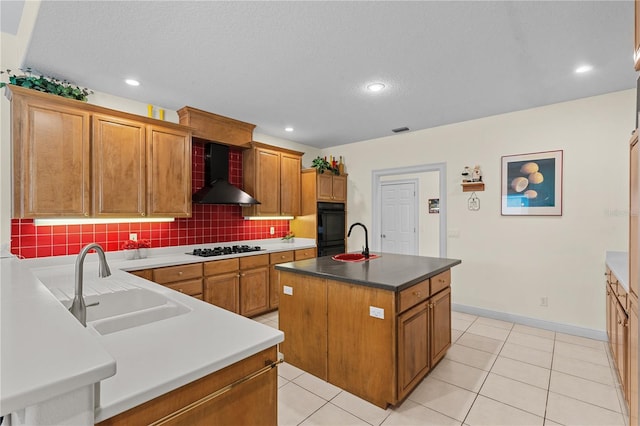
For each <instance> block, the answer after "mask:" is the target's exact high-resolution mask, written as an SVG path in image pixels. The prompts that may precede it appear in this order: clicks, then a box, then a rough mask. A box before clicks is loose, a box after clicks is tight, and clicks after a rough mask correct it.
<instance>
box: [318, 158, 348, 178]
mask: <svg viewBox="0 0 640 426" xmlns="http://www.w3.org/2000/svg"><path fill="white" fill-rule="evenodd" d="M311 167H313V168H314V169H316V170H317V171H318V173H324V172H325V171H328V172H331V173H333V174H335V175H343V174H344V163H343V161H342V155H341V156H340V160H338V159H337V158H336V157H334V156H333V155H330V156H329V159H328V160H327V156H326V155H325V156H324V158H323V157H320V156H318V157H316V158H315V159H314V160H313V161H312V162H311Z"/></svg>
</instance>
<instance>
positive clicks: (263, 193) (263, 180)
mask: <svg viewBox="0 0 640 426" xmlns="http://www.w3.org/2000/svg"><path fill="white" fill-rule="evenodd" d="M255 169H256V170H255V179H256V181H255V193H254V197H256V198H257V200H258V201H260V203H261V204H260V205H259V206H257V209H256V210H257V211H259V212H260V215H263V216H278V215H280V153H278V152H276V151H272V150H269V149H256V151H255Z"/></svg>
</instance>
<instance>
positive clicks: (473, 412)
mask: <svg viewBox="0 0 640 426" xmlns="http://www.w3.org/2000/svg"><path fill="white" fill-rule="evenodd" d="M451 319H452V331H451V335H452V341H453V344H452V346H451V348H450V349H449V351H448V352H447V355H446V357H445V358H444V359H443V360H442V361H441V362H440V363H439V364H438V365H437V366H436V367H435V368H434V369H433V370H432V371H431V373H430V374H429V375H428V376H427V377H426V378H425V379H424V380H423V381H422V382H421V383H420V384H419V385H418V386H417V387H416V389H415V390H414V391H413V392H412V393H411V394H410V395H409V396H408V398H407V399H406V400H405V401H404V402H403V403H402V404H401V405H400V406H398V407H390V408H387V409H386V410H384V409H382V408H379V407H377V406H375V405H373V404H370V403H368V402H367V401H364V400H362V399H360V398H358V397H357V396H355V395H352V394H350V393H348V392H346V391H344V390H342V389H340V388H338V387H336V386H333V385H331V384H330V383H327V382H324V381H323V380H320V379H318V378H316V377H314V376H312V375H310V374H308V373H305V372H304V371H302V370H300V369H298V368H296V367H294V366H292V365H290V364H287V363H286V362H285V363H284V364H281V365H280V366H279V367H278V424H279V425H280V426H287V425H305V426H307V425H317V426H321V425H330V426H336V425H364V426H366V425H375V426H377V425H383V426H391V425H403V426H409V425H458V426H461V425H466V426H475V425H545V426H549V425H567V426H568V425H579V426H583V425H598V426H609V425H611V426H614V425H615V426H617V425H621V426H622V425H625V424H627V423H628V418H627V407H626V404H625V402H624V400H623V399H622V393H621V391H620V385H619V381H618V378H617V376H616V373H615V370H613V361H612V357H611V353H610V351H609V348H608V345H607V344H606V343H605V342H601V341H598V340H592V339H586V338H584V337H577V336H572V335H568V334H564V333H555V332H553V331H549V330H543V329H539V328H535V327H529V326H524V325H520V324H514V323H510V322H505V321H499V320H494V319H491V318H483V317H477V316H473V315H469V314H464V313H459V312H452V313H451ZM256 320H257V321H260V322H262V323H264V324H267V325H269V326H271V327H274V328H277V327H278V313H277V312H271V313H269V314H266V315H263V316H261V317H258V318H256Z"/></svg>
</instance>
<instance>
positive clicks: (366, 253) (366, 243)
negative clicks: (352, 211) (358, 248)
mask: <svg viewBox="0 0 640 426" xmlns="http://www.w3.org/2000/svg"><path fill="white" fill-rule="evenodd" d="M356 225H359V226H362V229H364V250H363V251H362V255H363V256H364V257H365V259H368V258H369V231H367V227H366V226H364V225H363V224H362V223H360V222H356V223H354V224H353V225H351V226H350V227H349V232H347V237H350V236H351V230H352V229H353V227H354V226H356Z"/></svg>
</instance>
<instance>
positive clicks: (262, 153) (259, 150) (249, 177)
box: [242, 142, 302, 216]
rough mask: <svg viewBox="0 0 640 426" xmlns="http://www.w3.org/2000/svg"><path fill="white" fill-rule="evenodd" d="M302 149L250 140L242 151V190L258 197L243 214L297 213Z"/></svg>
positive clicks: (276, 214) (295, 214)
mask: <svg viewBox="0 0 640 426" xmlns="http://www.w3.org/2000/svg"><path fill="white" fill-rule="evenodd" d="M301 167H302V153H301V152H298V151H292V150H288V149H284V148H278V147H274V146H270V145H266V144H263V143H260V142H251V147H250V148H249V149H247V150H245V151H244V153H243V168H242V172H243V179H244V190H245V191H246V192H248V193H249V194H250V195H252V196H253V197H254V198H255V199H257V200H258V201H260V203H261V204H257V205H254V206H250V207H245V208H243V209H242V212H243V214H244V215H245V216H297V215H298V214H299V212H300V170H301Z"/></svg>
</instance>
